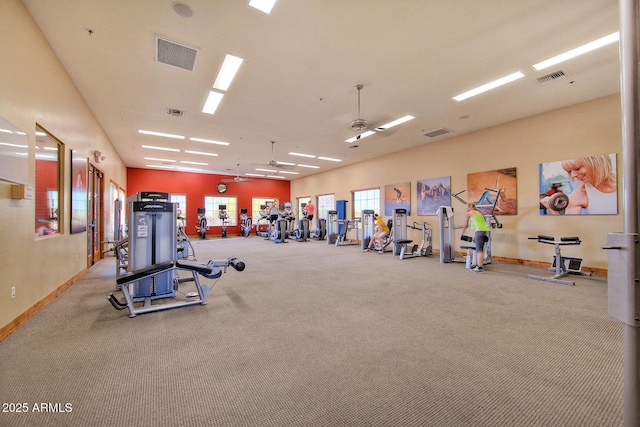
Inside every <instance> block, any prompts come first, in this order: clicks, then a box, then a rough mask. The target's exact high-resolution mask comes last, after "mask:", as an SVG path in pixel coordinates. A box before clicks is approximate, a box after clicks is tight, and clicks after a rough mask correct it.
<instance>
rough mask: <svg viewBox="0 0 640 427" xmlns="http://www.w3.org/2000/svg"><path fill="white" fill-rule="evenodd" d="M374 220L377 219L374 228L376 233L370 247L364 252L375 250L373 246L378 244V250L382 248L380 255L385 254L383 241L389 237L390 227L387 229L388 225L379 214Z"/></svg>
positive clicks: (375, 215)
mask: <svg viewBox="0 0 640 427" xmlns="http://www.w3.org/2000/svg"><path fill="white" fill-rule="evenodd" d="M374 218H375V226H374V227H375V233H374V234H373V236H371V240H369V245H368V246H367V248H366V249H365V250H364V252H369V251H370V250H371V249H373V245H374V244H375V243H376V242H377V243H378V248H380V249H378V253H379V254H383V253H384V243H383V242H382V240H383V239H384V238H385V237H387V236H388V235H389V227H387V224H386V223H385V222H384V219H382V217H381V216H378V214H374Z"/></svg>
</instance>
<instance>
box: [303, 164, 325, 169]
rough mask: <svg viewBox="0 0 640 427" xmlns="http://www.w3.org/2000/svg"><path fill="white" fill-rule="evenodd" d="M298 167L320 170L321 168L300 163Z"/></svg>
mask: <svg viewBox="0 0 640 427" xmlns="http://www.w3.org/2000/svg"><path fill="white" fill-rule="evenodd" d="M298 166H300V167H301V168H311V169H320V166H311V165H302V164H299V163H298Z"/></svg>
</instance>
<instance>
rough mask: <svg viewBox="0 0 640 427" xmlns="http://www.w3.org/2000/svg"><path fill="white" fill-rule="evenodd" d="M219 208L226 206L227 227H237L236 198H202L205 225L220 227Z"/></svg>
mask: <svg viewBox="0 0 640 427" xmlns="http://www.w3.org/2000/svg"><path fill="white" fill-rule="evenodd" d="M220 206H226V209H225V210H226V211H227V217H228V218H227V221H228V222H227V225H229V226H234V225H238V199H237V198H236V197H217V196H215V197H214V196H206V197H205V198H204V208H205V210H206V217H207V224H209V225H222V220H221V219H220V217H219V214H220V209H219V207H220Z"/></svg>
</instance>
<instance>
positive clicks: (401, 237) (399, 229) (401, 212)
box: [392, 209, 433, 259]
mask: <svg viewBox="0 0 640 427" xmlns="http://www.w3.org/2000/svg"><path fill="white" fill-rule="evenodd" d="M428 225H429V224H428V223H427V222H423V223H422V225H419V224H418V223H417V222H414V223H413V225H408V224H407V210H406V209H396V210H395V211H394V216H393V231H392V232H393V236H394V238H393V255H394V256H395V255H398V257H399V259H409V258H416V257H421V256H429V255H431V253H432V251H433V245H432V230H431V229H430V228H428V227H427V226H428ZM407 228H411V229H413V230H422V241H421V242H420V245H417V244H415V245H413V246H411V247H410V246H409V244H410V243H413V240H409V239H407Z"/></svg>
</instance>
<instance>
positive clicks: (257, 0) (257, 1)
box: [249, 0, 276, 15]
mask: <svg viewBox="0 0 640 427" xmlns="http://www.w3.org/2000/svg"><path fill="white" fill-rule="evenodd" d="M275 4H276V0H250V1H249V6H251V7H255V8H256V9H258V10H259V11H262V12H264V13H266V14H267V15H269V14H270V13H271V9H273V6H275Z"/></svg>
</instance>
